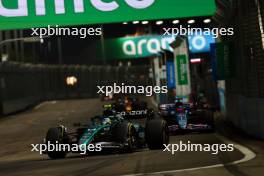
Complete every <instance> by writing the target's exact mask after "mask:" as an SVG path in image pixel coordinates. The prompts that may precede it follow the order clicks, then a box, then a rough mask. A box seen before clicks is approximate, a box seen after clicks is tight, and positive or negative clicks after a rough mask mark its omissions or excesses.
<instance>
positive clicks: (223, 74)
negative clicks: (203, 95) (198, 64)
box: [215, 42, 234, 80]
mask: <svg viewBox="0 0 264 176" xmlns="http://www.w3.org/2000/svg"><path fill="white" fill-rule="evenodd" d="M231 51H232V45H231V44H230V43H225V42H222V43H216V45H215V53H216V74H217V78H218V80H224V79H226V78H230V77H231V76H232V68H234V67H232V61H231Z"/></svg>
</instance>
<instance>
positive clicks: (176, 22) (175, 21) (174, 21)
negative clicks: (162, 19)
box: [172, 20, 180, 24]
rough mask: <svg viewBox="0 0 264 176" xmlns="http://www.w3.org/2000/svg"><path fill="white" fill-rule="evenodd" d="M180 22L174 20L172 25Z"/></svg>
mask: <svg viewBox="0 0 264 176" xmlns="http://www.w3.org/2000/svg"><path fill="white" fill-rule="evenodd" d="M179 22H180V20H173V21H172V23H173V24H178V23H179Z"/></svg>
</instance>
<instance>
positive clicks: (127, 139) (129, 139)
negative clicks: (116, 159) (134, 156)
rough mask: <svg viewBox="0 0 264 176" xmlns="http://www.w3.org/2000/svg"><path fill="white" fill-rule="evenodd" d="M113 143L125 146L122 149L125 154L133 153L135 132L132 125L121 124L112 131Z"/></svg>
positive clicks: (127, 123) (128, 123)
mask: <svg viewBox="0 0 264 176" xmlns="http://www.w3.org/2000/svg"><path fill="white" fill-rule="evenodd" d="M113 135H114V138H115V141H116V142H118V143H122V144H127V145H126V146H125V148H124V151H125V152H133V151H134V150H135V148H136V138H137V137H136V130H135V128H134V126H133V124H132V123H130V122H122V123H121V124H119V125H117V126H116V127H114V129H113Z"/></svg>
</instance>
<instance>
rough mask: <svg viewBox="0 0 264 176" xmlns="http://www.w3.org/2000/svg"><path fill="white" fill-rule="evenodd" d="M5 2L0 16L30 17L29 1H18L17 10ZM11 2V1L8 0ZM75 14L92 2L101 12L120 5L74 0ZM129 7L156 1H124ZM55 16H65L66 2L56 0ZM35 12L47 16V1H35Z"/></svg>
mask: <svg viewBox="0 0 264 176" xmlns="http://www.w3.org/2000/svg"><path fill="white" fill-rule="evenodd" d="M4 1H5V0H0V16H5V17H23V16H28V13H29V12H28V0H17V8H15V9H13V8H8V7H6V6H5V5H4ZM7 1H9V0H7ZM72 1H73V6H74V7H73V9H74V12H75V13H84V12H85V4H88V3H87V1H90V3H91V5H92V6H93V7H94V8H96V9H97V10H99V11H102V12H111V11H114V10H117V9H118V8H119V7H120V5H119V4H118V3H117V1H116V0H112V1H111V2H104V1H103V0H72ZM124 1H125V2H126V4H127V5H128V6H130V7H131V8H134V9H146V8H148V7H150V6H151V5H153V4H154V2H155V0H124ZM54 4H55V14H65V13H66V8H65V0H54ZM35 11H36V15H37V16H43V15H46V13H47V12H46V0H35Z"/></svg>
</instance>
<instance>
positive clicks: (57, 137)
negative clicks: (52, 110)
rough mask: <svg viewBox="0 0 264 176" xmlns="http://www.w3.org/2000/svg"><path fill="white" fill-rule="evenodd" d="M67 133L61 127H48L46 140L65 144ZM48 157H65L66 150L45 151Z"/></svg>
mask: <svg viewBox="0 0 264 176" xmlns="http://www.w3.org/2000/svg"><path fill="white" fill-rule="evenodd" d="M66 138H67V133H66V132H65V131H64V129H63V128H60V127H57V128H50V129H49V130H48V132H47V135H46V142H47V143H48V142H49V143H50V144H54V145H56V144H67V141H66ZM47 154H48V156H49V158H51V159H62V158H65V157H66V154H67V152H66V151H55V150H54V151H47Z"/></svg>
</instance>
